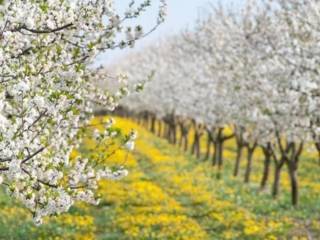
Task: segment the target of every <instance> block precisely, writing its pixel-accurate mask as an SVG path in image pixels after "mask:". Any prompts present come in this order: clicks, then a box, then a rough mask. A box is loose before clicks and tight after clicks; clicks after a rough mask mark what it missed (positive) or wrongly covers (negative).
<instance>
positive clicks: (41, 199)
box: [0, 0, 166, 224]
mask: <svg viewBox="0 0 320 240" xmlns="http://www.w3.org/2000/svg"><path fill="white" fill-rule="evenodd" d="M150 5H151V1H150V0H145V1H141V2H140V3H136V1H132V2H131V3H130V4H128V10H127V11H126V12H125V13H124V14H123V16H121V15H120V14H119V13H117V11H116V9H115V7H114V1H113V0H94V1H88V0H62V1H60V0H50V1H42V0H40V1H31V0H30V1H29V0H27V1H18V0H13V1H2V5H1V6H0V66H1V67H0V82H1V85H0V98H1V101H0V102H1V103H0V146H1V150H0V170H1V175H0V177H1V183H2V184H4V185H5V186H6V189H7V191H8V193H9V194H10V195H12V196H13V197H15V198H17V199H18V200H20V201H21V202H22V203H23V204H24V205H25V206H26V207H27V208H28V209H29V210H30V211H31V212H32V214H33V217H34V221H35V223H36V224H41V222H42V218H43V217H44V216H49V215H53V214H59V213H62V212H66V211H68V209H69V208H70V207H71V206H72V205H73V204H74V202H76V201H85V202H88V203H92V204H96V203H98V199H97V197H96V196H95V192H96V188H97V181H98V180H99V179H101V178H111V179H117V178H119V177H122V176H124V175H126V174H127V172H126V170H124V169H122V168H118V169H110V168H107V167H106V166H105V164H103V163H102V164H100V162H101V159H85V158H82V157H81V155H80V156H79V157H78V158H77V159H75V160H70V159H69V156H70V152H71V150H72V149H73V148H74V147H76V146H78V145H79V144H80V143H81V139H82V138H83V132H84V129H85V128H86V127H88V125H90V119H91V118H92V112H93V107H94V106H96V105H101V106H103V107H105V108H107V109H114V107H115V106H116V105H117V103H118V101H119V99H121V98H122V97H124V96H125V95H127V93H128V91H129V90H130V89H129V88H128V86H127V84H126V83H125V82H123V79H122V78H121V77H115V78H112V81H118V82H119V83H120V84H119V87H118V88H117V89H115V90H114V91H109V90H108V89H106V90H103V91H102V90H100V89H99V88H97V87H96V86H95V84H94V82H95V80H96V79H98V78H102V77H103V78H106V77H108V78H110V76H108V75H103V76H102V75H101V74H99V73H97V71H96V70H95V69H93V68H92V67H90V65H91V64H92V63H93V62H94V60H95V57H96V56H97V54H99V53H100V52H103V51H106V50H112V49H115V48H123V47H126V46H132V45H133V44H134V42H135V41H137V40H139V39H140V38H142V37H144V36H146V35H147V34H148V33H150V32H151V31H153V30H154V29H155V28H156V27H157V26H158V25H159V24H160V23H161V22H163V20H164V17H165V10H166V3H165V1H163V0H160V1H159V4H158V6H159V11H158V17H157V19H156V21H155V24H154V26H155V27H154V28H152V29H150V31H149V30H147V31H143V28H142V27H141V26H135V27H132V26H131V25H130V22H131V19H134V18H138V17H139V16H140V15H141V14H143V12H144V11H146V10H148V8H149V6H150ZM105 127H106V130H105V131H104V132H97V131H94V134H93V137H94V138H95V139H96V141H99V142H102V143H103V144H105V145H104V146H105V147H106V148H108V144H107V143H108V142H109V141H111V140H112V139H113V138H116V137H117V136H116V134H115V132H114V131H113V129H112V126H111V123H110V122H106V123H105ZM110 139H111V140H110ZM134 139H135V134H134V133H130V134H128V135H127V136H124V137H123V139H122V141H121V145H123V146H124V147H128V148H132V147H133V144H132V142H133V141H134Z"/></svg>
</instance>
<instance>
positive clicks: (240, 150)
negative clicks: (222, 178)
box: [233, 145, 243, 177]
mask: <svg viewBox="0 0 320 240" xmlns="http://www.w3.org/2000/svg"><path fill="white" fill-rule="evenodd" d="M242 151H243V146H242V145H238V147H237V156H236V165H235V168H234V172H233V176H235V177H237V176H238V175H239V170H240V161H241V157H242Z"/></svg>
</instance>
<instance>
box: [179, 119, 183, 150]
mask: <svg viewBox="0 0 320 240" xmlns="http://www.w3.org/2000/svg"><path fill="white" fill-rule="evenodd" d="M179 128H180V139H179V148H182V144H183V140H184V127H183V123H180V124H179Z"/></svg>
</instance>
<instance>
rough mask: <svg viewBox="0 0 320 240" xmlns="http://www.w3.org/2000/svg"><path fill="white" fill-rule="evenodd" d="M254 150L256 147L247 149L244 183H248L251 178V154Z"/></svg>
mask: <svg viewBox="0 0 320 240" xmlns="http://www.w3.org/2000/svg"><path fill="white" fill-rule="evenodd" d="M255 145H256V144H255ZM255 149H256V146H253V147H248V156H247V167H246V172H245V176H244V182H245V183H249V182H250V176H251V170H252V158H253V153H254V150H255Z"/></svg>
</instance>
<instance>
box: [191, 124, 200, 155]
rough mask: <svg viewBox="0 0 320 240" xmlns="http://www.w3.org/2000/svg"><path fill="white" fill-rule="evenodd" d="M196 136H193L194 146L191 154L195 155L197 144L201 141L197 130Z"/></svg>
mask: <svg viewBox="0 0 320 240" xmlns="http://www.w3.org/2000/svg"><path fill="white" fill-rule="evenodd" d="M194 131H195V132H194V135H193V144H192V150H191V154H193V155H195V154H196V149H197V144H198V141H199V134H198V130H197V129H195V130H194Z"/></svg>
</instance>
